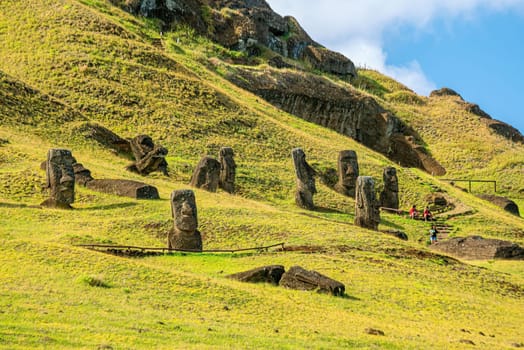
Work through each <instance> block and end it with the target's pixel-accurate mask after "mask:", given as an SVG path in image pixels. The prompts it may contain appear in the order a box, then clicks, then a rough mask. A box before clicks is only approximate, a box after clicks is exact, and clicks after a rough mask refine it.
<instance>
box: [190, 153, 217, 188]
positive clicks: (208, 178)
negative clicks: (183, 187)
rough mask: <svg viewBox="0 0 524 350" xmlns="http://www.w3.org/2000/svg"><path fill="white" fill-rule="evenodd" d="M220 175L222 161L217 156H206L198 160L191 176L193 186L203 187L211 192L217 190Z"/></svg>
mask: <svg viewBox="0 0 524 350" xmlns="http://www.w3.org/2000/svg"><path fill="white" fill-rule="evenodd" d="M219 177H220V163H219V162H218V160H216V159H215V158H211V157H207V156H206V157H203V158H202V159H200V162H198V164H197V166H196V168H195V171H194V172H193V176H192V177H191V186H193V187H196V188H202V189H204V190H207V191H209V192H216V190H217V188H218V180H219Z"/></svg>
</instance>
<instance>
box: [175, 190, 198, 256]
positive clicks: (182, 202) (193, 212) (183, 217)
mask: <svg viewBox="0 0 524 350" xmlns="http://www.w3.org/2000/svg"><path fill="white" fill-rule="evenodd" d="M171 215H172V216H173V219H174V227H173V229H172V230H171V232H170V233H169V237H168V248H169V249H179V250H188V251H199V252H200V251H202V236H201V235H200V232H199V231H198V230H197V227H198V220H197V207H196V202H195V194H194V192H193V191H191V190H179V191H173V192H172V193H171Z"/></svg>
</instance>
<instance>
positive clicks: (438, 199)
mask: <svg viewBox="0 0 524 350" xmlns="http://www.w3.org/2000/svg"><path fill="white" fill-rule="evenodd" d="M425 201H426V202H428V204H434V205H436V206H439V207H445V206H447V205H448V204H449V203H448V200H447V199H446V196H444V195H443V194H440V193H432V194H429V195H427V196H426V197H425Z"/></svg>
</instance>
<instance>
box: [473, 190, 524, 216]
mask: <svg viewBox="0 0 524 350" xmlns="http://www.w3.org/2000/svg"><path fill="white" fill-rule="evenodd" d="M478 197H479V198H482V199H484V200H486V201H488V202H491V203H493V204H495V205H496V206H498V207H500V208H502V209H504V210H505V211H507V212H508V213H511V214H513V215H516V216H520V211H519V206H518V205H517V203H515V202H514V201H512V200H511V199H508V198H506V197H501V196H495V195H489V194H481V195H479V196H478Z"/></svg>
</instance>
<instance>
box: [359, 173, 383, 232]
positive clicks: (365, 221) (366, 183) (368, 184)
mask: <svg viewBox="0 0 524 350" xmlns="http://www.w3.org/2000/svg"><path fill="white" fill-rule="evenodd" d="M379 223H380V205H379V203H378V201H377V199H376V196H375V181H374V180H373V178H371V177H369V176H359V177H358V179H357V189H356V196H355V225H357V226H360V227H364V228H368V229H371V230H375V231H376V230H377V229H378V224H379Z"/></svg>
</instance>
